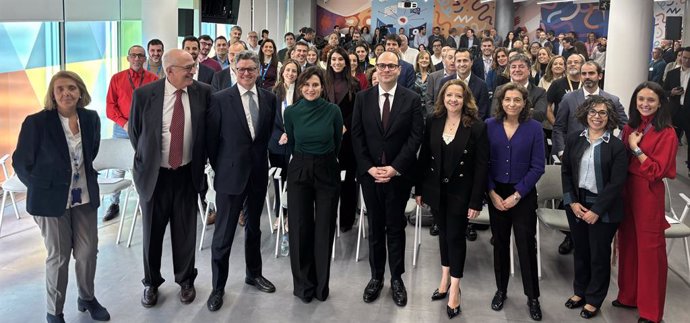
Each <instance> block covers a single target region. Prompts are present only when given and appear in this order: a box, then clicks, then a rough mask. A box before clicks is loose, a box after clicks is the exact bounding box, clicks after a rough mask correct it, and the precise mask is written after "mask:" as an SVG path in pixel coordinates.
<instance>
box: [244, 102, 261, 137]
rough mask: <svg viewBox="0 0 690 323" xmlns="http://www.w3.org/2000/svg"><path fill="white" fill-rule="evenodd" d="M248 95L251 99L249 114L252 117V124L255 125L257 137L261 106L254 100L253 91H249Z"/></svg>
mask: <svg viewBox="0 0 690 323" xmlns="http://www.w3.org/2000/svg"><path fill="white" fill-rule="evenodd" d="M246 95H247V99H249V115H250V116H251V118H252V125H253V126H254V137H256V133H257V131H258V129H259V106H257V105H256V101H254V93H253V92H251V91H247V92H246ZM252 139H253V138H252Z"/></svg>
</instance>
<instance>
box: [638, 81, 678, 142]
mask: <svg viewBox="0 0 690 323" xmlns="http://www.w3.org/2000/svg"><path fill="white" fill-rule="evenodd" d="M643 89H650V90H652V91H654V93H656V95H657V96H658V97H659V109H658V110H657V111H656V114H654V118H653V119H652V122H651V124H652V125H653V126H654V130H656V131H661V130H662V129H664V128H667V127H671V126H672V121H671V107H670V105H669V101H668V97H667V96H666V93H665V92H664V88H662V87H661V85H659V83H656V82H651V81H645V82H642V83H641V84H640V85H638V86H637V87H636V88H635V91H633V94H632V97H631V98H630V106H629V109H628V114H629V115H630V118H629V119H628V125H629V126H630V127H631V128H633V129H636V128H637V127H639V126H640V123H642V116H641V115H640V111H637V94H638V93H640V91H641V90H643Z"/></svg>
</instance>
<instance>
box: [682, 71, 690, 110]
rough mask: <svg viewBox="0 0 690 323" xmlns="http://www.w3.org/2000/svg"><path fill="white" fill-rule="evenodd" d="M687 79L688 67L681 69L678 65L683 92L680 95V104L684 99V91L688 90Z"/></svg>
mask: <svg viewBox="0 0 690 323" xmlns="http://www.w3.org/2000/svg"><path fill="white" fill-rule="evenodd" d="M688 80H690V68H686V69H683V67H682V66H681V67H680V86H682V87H683V94H682V95H681V96H680V105H683V103H684V102H683V101H685V91H687V90H688Z"/></svg>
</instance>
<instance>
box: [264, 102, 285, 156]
mask: <svg viewBox="0 0 690 323" xmlns="http://www.w3.org/2000/svg"><path fill="white" fill-rule="evenodd" d="M276 100H277V99H276ZM281 104H282V103H281V102H280V101H278V107H276V116H275V118H273V127H272V129H271V139H269V141H268V151H269V152H271V153H272V154H276V155H287V154H288V149H287V148H288V145H287V144H285V145H280V144H278V141H280V137H281V136H282V135H283V134H284V133H285V121H284V120H283V112H282V111H283V108H282V105H281Z"/></svg>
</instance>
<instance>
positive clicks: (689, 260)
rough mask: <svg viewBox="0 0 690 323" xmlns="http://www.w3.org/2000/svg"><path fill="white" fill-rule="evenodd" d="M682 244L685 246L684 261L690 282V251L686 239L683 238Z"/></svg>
mask: <svg viewBox="0 0 690 323" xmlns="http://www.w3.org/2000/svg"><path fill="white" fill-rule="evenodd" d="M683 244H684V245H685V261H686V262H687V264H688V281H690V249H689V248H688V247H689V246H688V238H687V237H686V238H683Z"/></svg>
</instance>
